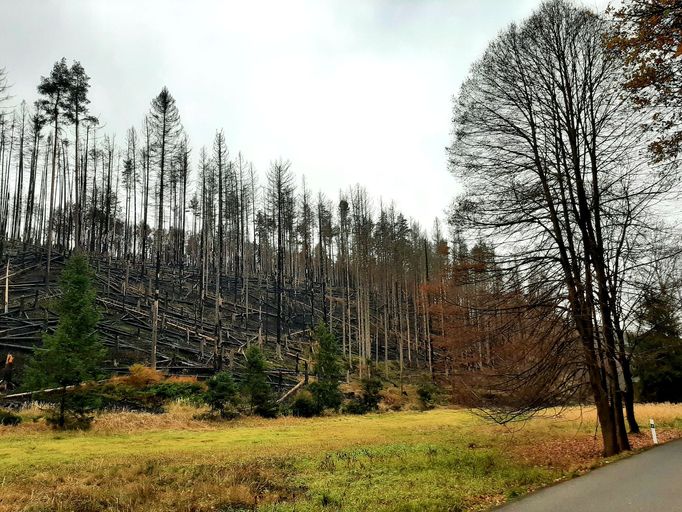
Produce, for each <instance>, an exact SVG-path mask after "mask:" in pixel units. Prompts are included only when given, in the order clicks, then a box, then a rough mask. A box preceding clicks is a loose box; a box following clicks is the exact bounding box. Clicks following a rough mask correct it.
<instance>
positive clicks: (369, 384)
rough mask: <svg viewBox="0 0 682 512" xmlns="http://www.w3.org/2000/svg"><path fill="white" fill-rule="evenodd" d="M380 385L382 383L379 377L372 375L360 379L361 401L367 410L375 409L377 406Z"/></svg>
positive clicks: (379, 398)
mask: <svg viewBox="0 0 682 512" xmlns="http://www.w3.org/2000/svg"><path fill="white" fill-rule="evenodd" d="M382 387H383V383H382V382H381V379H380V378H379V377H376V376H372V377H367V378H364V379H362V401H363V402H364V404H365V406H366V407H367V410H368V411H376V410H377V409H378V408H379V401H380V400H381V394H380V393H381V388H382Z"/></svg>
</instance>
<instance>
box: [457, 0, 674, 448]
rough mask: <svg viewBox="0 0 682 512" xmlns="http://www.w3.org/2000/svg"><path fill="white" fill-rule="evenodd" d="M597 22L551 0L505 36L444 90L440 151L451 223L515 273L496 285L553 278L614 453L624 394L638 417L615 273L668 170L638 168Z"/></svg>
mask: <svg viewBox="0 0 682 512" xmlns="http://www.w3.org/2000/svg"><path fill="white" fill-rule="evenodd" d="M606 31H607V22H606V21H604V20H603V19H602V18H600V17H599V16H597V15H596V14H594V13H592V12H591V11H589V10H586V9H583V8H578V7H575V6H573V5H572V4H570V3H569V2H566V1H563V0H552V1H548V2H546V3H544V4H543V5H542V6H541V7H540V8H539V9H538V10H537V11H536V12H535V13H534V14H533V15H532V16H531V17H530V18H528V19H527V20H526V21H525V22H524V23H523V24H521V25H519V26H517V25H512V26H511V27H510V28H509V29H507V30H506V31H505V32H503V33H502V34H501V35H500V36H499V37H498V38H497V39H496V40H495V41H493V42H492V43H491V44H490V45H489V47H488V49H487V51H486V52H485V54H484V56H483V57H482V58H481V59H480V60H479V61H478V62H477V63H476V64H475V65H474V66H473V68H472V71H471V74H470V76H469V78H468V79H467V80H466V82H465V83H464V84H463V86H462V90H461V92H460V93H459V95H458V97H457V99H456V104H455V109H454V141H453V144H452V146H451V148H450V160H451V167H452V171H453V172H454V174H455V175H457V176H459V177H461V178H462V179H463V180H464V183H465V185H466V192H465V194H464V195H463V196H462V197H460V198H459V199H458V200H457V202H456V204H455V207H454V209H453V217H452V221H453V223H455V224H456V225H458V226H460V227H463V228H468V229H469V230H470V231H471V232H472V233H475V235H476V236H479V237H482V238H483V239H485V240H487V241H489V242H491V243H493V244H495V245H498V246H501V247H504V253H503V254H502V253H501V254H499V255H498V257H499V258H500V265H499V268H498V271H505V272H507V273H508V275H512V273H513V275H514V277H515V279H513V280H507V285H511V284H512V283H513V285H514V286H518V285H519V283H521V285H522V286H523V285H524V283H525V285H526V286H527V285H528V283H531V282H536V283H537V282H546V283H548V285H549V286H553V292H554V293H556V294H557V296H558V297H559V300H557V302H556V308H557V309H559V310H563V311H564V312H565V315H566V316H567V318H569V319H570V320H571V328H572V329H573V330H574V332H575V333H576V337H577V339H578V340H579V343H580V346H581V349H580V354H579V356H580V361H581V363H582V365H583V368H584V372H585V374H586V377H587V380H588V381H589V384H590V387H591V390H592V395H593V398H594V402H595V404H596V406H597V411H598V417H599V422H600V424H601V428H602V435H603V441H604V449H605V452H606V453H607V454H614V453H618V452H619V451H621V450H624V449H629V442H628V438H627V435H626V430H625V422H624V414H623V405H624V398H625V402H626V404H627V405H628V407H627V410H628V416H629V420H630V426H631V429H633V430H634V429H636V427H637V423H636V421H635V418H634V412H633V409H632V393H631V392H632V385H631V375H630V372H629V367H628V361H627V359H626V358H623V357H621V355H622V352H623V351H624V340H623V337H624V334H623V332H624V329H623V325H622V292H623V285H624V280H626V279H627V275H628V269H629V268H631V267H632V266H633V264H634V261H633V260H634V259H635V258H636V257H637V255H638V253H637V251H635V250H634V249H633V245H634V246H637V244H646V219H647V216H648V215H650V214H651V209H652V207H653V206H654V204H655V203H656V201H657V200H658V199H660V198H661V197H662V196H663V195H665V194H666V193H667V192H669V191H670V189H671V187H673V185H674V183H675V180H676V176H675V173H674V172H669V173H666V172H665V171H664V170H662V169H652V168H650V167H648V166H647V165H646V159H645V158H643V150H642V147H643V145H642V144H641V143H640V142H639V140H640V138H641V137H642V134H641V132H640V131H639V126H640V123H639V117H638V113H637V112H635V111H634V110H633V109H632V108H631V107H630V105H629V103H628V102H627V100H625V99H624V98H623V95H622V94H621V93H620V91H621V81H622V63H621V61H619V60H618V59H617V58H616V57H615V56H614V55H613V54H612V53H611V52H609V51H607V50H606V49H605V47H604V44H603V37H604V35H605V33H606ZM635 235H636V236H635ZM543 304H546V302H544V301H543ZM567 335H570V334H569V333H567ZM560 346H561V347H562V349H570V345H567V344H561V345H560ZM556 347H557V346H554V348H556ZM554 355H557V354H554ZM557 356H558V355H557ZM562 357H563V356H562ZM542 368H543V365H536V366H535V368H534V369H535V370H536V371H541V370H542ZM526 375H527V374H526ZM572 375H574V376H576V374H572ZM576 377H577V376H576ZM622 379H624V380H625V381H626V383H625V385H624V386H622V385H621V380H622ZM623 387H624V388H625V391H626V392H625V396H624V393H623V389H622V388H623Z"/></svg>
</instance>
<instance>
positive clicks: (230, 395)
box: [204, 372, 239, 419]
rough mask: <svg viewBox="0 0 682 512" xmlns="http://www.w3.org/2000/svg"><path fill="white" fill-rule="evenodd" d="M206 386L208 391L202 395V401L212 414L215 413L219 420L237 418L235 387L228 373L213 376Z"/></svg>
mask: <svg viewBox="0 0 682 512" xmlns="http://www.w3.org/2000/svg"><path fill="white" fill-rule="evenodd" d="M207 385H208V390H207V391H206V393H205V394H204V400H205V401H206V403H207V404H208V405H209V406H210V407H211V411H212V412H217V413H219V414H220V417H221V418H226V419H232V418H236V417H237V416H239V394H238V393H237V385H236V384H235V383H234V379H233V378H232V375H231V374H230V373H229V372H220V373H217V374H215V375H214V376H213V377H212V378H211V379H210V380H209V381H208V383H207Z"/></svg>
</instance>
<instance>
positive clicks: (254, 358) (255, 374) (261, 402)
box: [241, 345, 277, 418]
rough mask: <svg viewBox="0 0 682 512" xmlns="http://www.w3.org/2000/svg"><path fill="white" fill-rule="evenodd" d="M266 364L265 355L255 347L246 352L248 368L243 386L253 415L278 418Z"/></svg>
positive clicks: (243, 392) (242, 388)
mask: <svg viewBox="0 0 682 512" xmlns="http://www.w3.org/2000/svg"><path fill="white" fill-rule="evenodd" d="M265 370H266V362H265V357H263V353H262V352H261V351H260V350H259V349H258V347H256V346H255V345H251V347H250V348H249V349H248V350H247V351H246V368H245V371H244V381H243V383H242V386H241V391H242V394H244V396H245V397H246V398H247V400H248V403H249V407H250V409H251V412H252V413H255V414H258V415H259V416H263V417H265V418H274V417H275V416H277V404H276V403H275V400H274V398H273V394H272V388H271V387H270V383H269V382H268V376H267V373H266V372H265Z"/></svg>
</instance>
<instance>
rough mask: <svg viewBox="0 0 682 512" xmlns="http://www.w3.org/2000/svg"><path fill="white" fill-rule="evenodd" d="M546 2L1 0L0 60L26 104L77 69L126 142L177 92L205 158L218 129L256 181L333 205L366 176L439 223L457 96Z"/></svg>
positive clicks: (374, 190)
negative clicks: (505, 38) (314, 192)
mask: <svg viewBox="0 0 682 512" xmlns="http://www.w3.org/2000/svg"><path fill="white" fill-rule="evenodd" d="M539 3H540V0H287V1H283V0H271V1H260V0H256V1H253V0H252V1H247V0H242V1H210V0H195V1H189V0H187V1H180V0H154V1H148V0H116V1H107V0H3V8H2V13H3V19H2V21H0V24H1V26H2V29H1V30H0V67H3V66H4V67H5V68H6V70H7V72H8V75H9V79H10V82H12V84H13V87H12V90H11V92H12V94H13V95H14V97H15V101H16V100H20V99H26V100H27V101H33V100H34V99H35V96H36V93H35V87H36V85H37V83H38V81H39V78H40V75H45V74H47V73H48V72H49V70H50V68H51V66H52V64H53V63H54V62H55V61H56V60H58V59H59V58H61V57H62V56H65V57H66V58H67V59H68V60H69V61H71V60H73V59H75V60H80V61H81V63H82V64H83V66H84V67H85V69H86V72H87V73H88V74H89V75H90V76H91V84H92V89H91V99H92V108H93V113H95V114H97V115H99V116H100V117H101V119H102V120H103V121H104V122H105V123H106V124H107V128H106V130H107V131H111V132H113V133H117V134H119V140H122V137H123V134H124V131H125V130H126V129H127V128H128V127H129V126H131V125H136V126H139V124H140V121H141V120H142V118H143V116H144V114H145V113H146V112H147V111H148V109H149V103H150V101H151V99H152V97H153V96H154V95H155V94H158V92H159V90H160V89H161V87H162V86H163V85H166V86H168V88H169V89H170V91H171V93H172V94H173V95H174V96H175V98H176V100H177V103H178V106H179V109H180V114H181V116H182V121H183V124H184V126H185V128H186V130H187V131H188V133H189V135H190V138H191V141H192V143H193V146H194V147H195V148H196V150H198V148H199V147H200V146H201V145H206V146H209V147H210V145H211V142H212V138H213V134H214V133H215V130H216V129H218V128H223V129H224V130H225V134H226V136H227V139H228V145H229V147H230V150H231V151H232V153H234V154H236V152H237V151H239V150H241V151H242V152H243V153H244V155H245V156H246V158H247V159H249V160H251V161H253V162H254V164H255V166H256V167H257V168H258V169H259V171H260V172H261V173H264V172H265V170H266V169H267V167H268V164H269V162H270V161H271V160H274V159H277V158H279V157H282V158H285V159H289V160H291V162H292V164H293V165H292V169H293V170H294V171H295V172H296V174H297V175H298V176H299V179H300V176H301V175H305V176H306V180H307V182H308V184H309V185H311V186H312V187H313V188H314V189H320V190H322V191H323V192H325V193H326V194H327V195H328V196H330V197H336V195H337V192H338V190H339V189H345V188H347V187H348V186H349V185H353V184H355V183H361V184H363V185H365V186H366V187H367V189H368V190H369V192H370V193H371V194H372V195H373V196H374V197H375V198H376V199H377V200H378V199H379V198H383V200H384V201H391V200H395V202H396V203H397V205H398V206H399V208H400V209H401V210H402V211H403V212H405V213H406V214H407V215H409V216H411V217H414V218H416V219H418V220H419V221H420V222H422V224H424V225H425V226H427V227H430V226H431V225H432V222H433V219H434V218H435V217H436V216H441V217H442V216H443V211H444V209H445V208H446V206H447V204H448V203H449V201H450V199H451V198H452V196H453V195H454V194H455V193H456V192H457V184H456V182H455V181H454V179H453V178H452V177H451V176H450V175H449V174H448V172H447V166H446V157H445V150H444V148H445V146H446V145H447V144H448V142H449V138H450V111H451V98H452V95H453V94H455V93H456V92H457V89H458V87H459V84H460V83H461V82H462V80H463V79H464V77H465V76H466V74H467V72H468V69H469V67H470V65H471V63H472V62H473V61H474V60H475V59H476V58H477V57H478V56H479V55H481V53H482V52H483V50H484V49H485V46H486V44H487V42H488V41H489V40H490V39H492V38H494V37H495V35H496V34H497V33H498V32H499V31H500V30H502V29H503V28H505V27H506V26H507V25H508V24H509V23H510V22H512V21H515V20H521V19H523V17H525V16H527V15H528V14H529V13H530V12H531V11H532V10H533V9H534V8H535V7H536V6H537V5H538V4H539ZM584 3H586V5H588V6H591V7H596V8H603V7H604V6H605V5H606V3H607V0H586V1H585V2H584ZM195 154H196V151H195Z"/></svg>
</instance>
